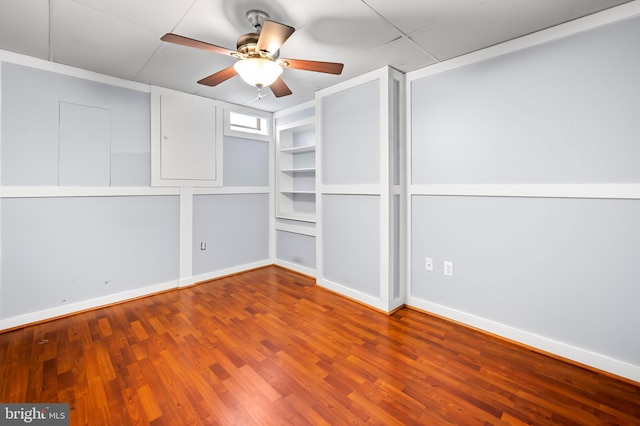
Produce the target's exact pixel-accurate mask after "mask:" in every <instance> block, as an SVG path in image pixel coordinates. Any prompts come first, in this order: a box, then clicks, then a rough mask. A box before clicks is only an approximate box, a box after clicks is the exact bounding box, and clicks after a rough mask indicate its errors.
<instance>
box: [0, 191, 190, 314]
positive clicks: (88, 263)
mask: <svg viewBox="0 0 640 426" xmlns="http://www.w3.org/2000/svg"><path fill="white" fill-rule="evenodd" d="M1 209H2V218H1V224H0V226H1V228H0V235H2V242H1V250H2V258H1V267H0V271H1V277H0V312H1V313H2V318H10V317H14V316H17V315H23V314H27V313H31V312H37V311H40V310H45V309H50V308H55V307H59V306H63V305H66V304H70V303H74V302H83V301H87V300H91V299H94V298H99V297H103V296H106V295H112V294H117V293H122V292H126V291H129V290H134V289H138V288H144V287H147V286H151V285H156V284H164V283H167V282H170V281H174V280H176V283H177V279H178V258H179V253H178V247H179V241H178V240H179V237H178V226H179V209H178V197H175V196H145V197H67V198H8V199H3V200H2V202H1Z"/></svg>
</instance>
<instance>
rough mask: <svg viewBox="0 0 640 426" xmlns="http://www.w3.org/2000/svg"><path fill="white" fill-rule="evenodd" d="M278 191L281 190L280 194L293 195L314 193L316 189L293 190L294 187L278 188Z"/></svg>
mask: <svg viewBox="0 0 640 426" xmlns="http://www.w3.org/2000/svg"><path fill="white" fill-rule="evenodd" d="M280 192H281V193H282V194H293V195H295V194H311V195H316V191H298V190H295V189H292V190H286V189H285V190H280Z"/></svg>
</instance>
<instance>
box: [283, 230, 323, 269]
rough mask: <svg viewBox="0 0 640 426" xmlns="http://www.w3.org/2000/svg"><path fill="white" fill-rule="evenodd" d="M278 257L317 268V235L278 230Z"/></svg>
mask: <svg viewBox="0 0 640 426" xmlns="http://www.w3.org/2000/svg"><path fill="white" fill-rule="evenodd" d="M276 257H277V258H278V259H280V260H285V261H287V262H291V263H295V264H297V265H301V266H304V267H307V268H311V269H315V268H316V237H313V236H310V235H304V234H297V233H295V232H287V231H276Z"/></svg>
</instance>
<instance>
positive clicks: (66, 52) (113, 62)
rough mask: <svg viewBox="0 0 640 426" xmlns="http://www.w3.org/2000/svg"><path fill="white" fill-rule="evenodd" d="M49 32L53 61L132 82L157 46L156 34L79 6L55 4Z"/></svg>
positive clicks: (65, 0) (60, 1) (61, 0)
mask: <svg viewBox="0 0 640 426" xmlns="http://www.w3.org/2000/svg"><path fill="white" fill-rule="evenodd" d="M55 4H56V10H55V13H54V16H53V23H52V29H51V37H52V46H51V49H52V51H51V56H52V58H53V60H54V61H56V62H60V63H64V64H69V65H73V66H76V67H79V68H83V69H87V70H91V71H96V72H101V73H103V74H106V75H112V76H115V77H120V78H125V79H128V80H133V78H134V77H135V75H136V74H137V73H138V71H139V70H140V69H141V68H142V66H143V65H144V64H145V63H146V62H147V60H148V59H149V58H150V57H151V55H152V54H153V52H154V51H155V50H156V49H158V47H160V45H161V43H162V42H161V41H160V39H159V38H160V36H161V34H159V33H158V32H155V31H152V30H150V29H148V28H146V27H143V26H140V25H137V24H134V23H132V22H131V21H126V20H123V19H120V18H117V17H115V16H113V15H109V14H106V13H104V12H100V11H98V10H96V9H93V8H90V7H87V6H83V5H81V4H78V3H76V2H74V1H70V0H57V1H56V3H55Z"/></svg>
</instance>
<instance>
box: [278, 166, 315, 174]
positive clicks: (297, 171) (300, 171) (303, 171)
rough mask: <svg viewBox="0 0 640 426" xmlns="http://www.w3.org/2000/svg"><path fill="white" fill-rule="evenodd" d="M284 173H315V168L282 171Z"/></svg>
mask: <svg viewBox="0 0 640 426" xmlns="http://www.w3.org/2000/svg"><path fill="white" fill-rule="evenodd" d="M280 171H281V172H282V173H315V172H316V168H315V167H301V168H298V169H281V170H280Z"/></svg>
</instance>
